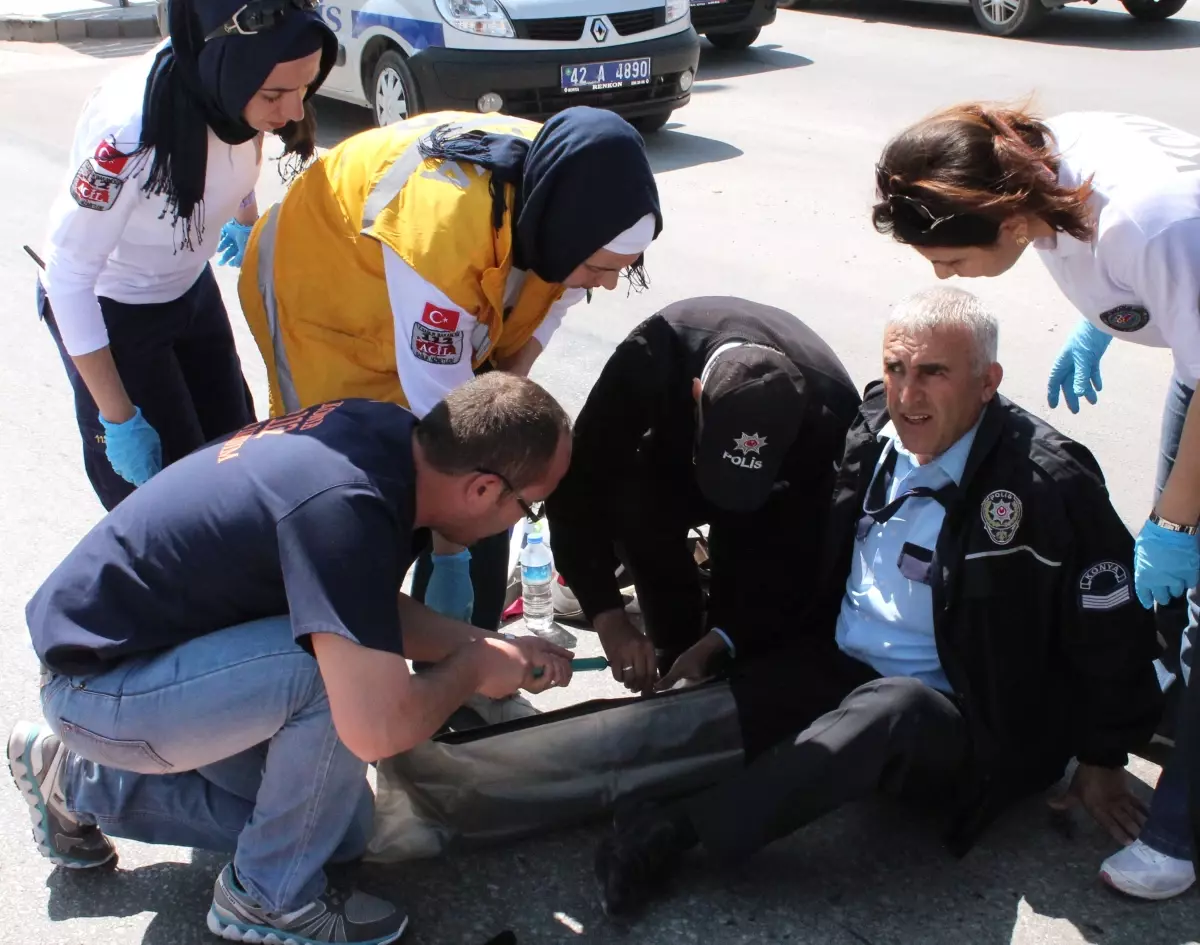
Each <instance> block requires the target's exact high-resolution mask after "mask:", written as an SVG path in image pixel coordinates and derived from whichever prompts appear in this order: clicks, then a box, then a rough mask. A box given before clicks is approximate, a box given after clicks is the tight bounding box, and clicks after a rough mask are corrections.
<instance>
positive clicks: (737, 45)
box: [704, 26, 762, 52]
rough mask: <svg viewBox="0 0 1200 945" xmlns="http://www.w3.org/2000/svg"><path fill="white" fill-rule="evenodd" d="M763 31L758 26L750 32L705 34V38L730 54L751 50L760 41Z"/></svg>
mask: <svg viewBox="0 0 1200 945" xmlns="http://www.w3.org/2000/svg"><path fill="white" fill-rule="evenodd" d="M761 32H762V30H761V29H759V28H758V27H757V26H756V27H754V28H753V29H749V30H737V31H736V32H733V33H705V34H704V38H705V39H707V40H708V41H709V42H710V43H712V44H713V45H714V46H716V47H717V49H724V50H726V51H728V52H736V51H738V50H742V49H749V48H750V47H751V46H753V45H754V41H755V40H756V39H758V34H759V33H761Z"/></svg>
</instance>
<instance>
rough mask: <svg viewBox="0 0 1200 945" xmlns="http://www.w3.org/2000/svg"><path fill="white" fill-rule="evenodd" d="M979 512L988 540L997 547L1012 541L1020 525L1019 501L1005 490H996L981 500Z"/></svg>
mask: <svg viewBox="0 0 1200 945" xmlns="http://www.w3.org/2000/svg"><path fill="white" fill-rule="evenodd" d="M979 512H980V515H981V517H982V518H983V527H984V528H985V529H987V533H988V538H990V539H991V540H992V541H994V542H995V543H996V544H997V545H1007V544H1008V543H1009V542H1010V541H1012V540H1013V536H1014V535H1016V533H1017V528H1018V526H1020V524H1021V500H1020V499H1018V498H1017V497H1016V496H1015V495H1013V494H1012V493H1011V492H1009V491H1008V490H1007V489H997V490H996V491H995V492H992V493H990V494H989V495H988V497H987V498H986V499H984V500H983V505H982V506H981V507H980V510H979Z"/></svg>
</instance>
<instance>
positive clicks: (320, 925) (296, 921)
mask: <svg viewBox="0 0 1200 945" xmlns="http://www.w3.org/2000/svg"><path fill="white" fill-rule="evenodd" d="M407 927H408V916H406V915H405V914H404V913H403V912H401V911H400V910H399V909H397V908H396V907H395V906H393V905H392V904H391V903H390V902H385V901H384V900H382V899H377V898H376V897H374V896H368V895H367V894H366V893H363V892H339V891H337V890H334V889H327V890H326V891H325V892H324V893H323V894H322V895H321V896H319V897H318V898H317V899H315V900H313V901H312V902H310V903H309V904H308V905H306V906H302V907H301V908H299V909H297V910H296V911H294V912H289V913H287V914H286V915H284V914H280V913H278V912H271V911H269V910H267V909H265V908H263V907H262V906H260V905H259V904H258V903H257V902H255V901H254V900H253V899H252V898H250V894H249V893H248V892H246V890H245V889H243V888H242V884H241V883H239V882H238V878H237V873H235V872H234V869H233V864H232V863H230V864H229V865H228V866H226V867H225V869H223V870H221V875H220V876H218V877H217V885H216V888H215V889H214V890H213V904H212V908H211V909H209V910H208V930H209V931H210V932H212V933H213V934H214V935H219V936H221V938H223V939H228V940H229V941H231V942H256V943H258V942H268V943H270V945H325V943H327V942H346V943H355V945H386V943H387V942H394V941H396V939H398V938H399V937H400V936H401V935H403V934H404V930H405V929H406V928H407Z"/></svg>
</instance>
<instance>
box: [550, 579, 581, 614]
mask: <svg viewBox="0 0 1200 945" xmlns="http://www.w3.org/2000/svg"><path fill="white" fill-rule="evenodd" d="M550 600H551V601H553V602H554V616H555V617H557V618H559V619H560V620H580V619H582V617H583V607H581V606H580V604H579V598H578V597H576V596H575V592H574V591H572V590H571V588H570V587H568V586H567V582H566V581H565V580H564V579H563V576H562V575H561V574H558V573H557V572H555V580H554V581H553V582H552V583H551V584H550Z"/></svg>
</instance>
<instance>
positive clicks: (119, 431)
mask: <svg viewBox="0 0 1200 945" xmlns="http://www.w3.org/2000/svg"><path fill="white" fill-rule="evenodd" d="M100 424H101V426H103V427H104V454H105V455H106V456H107V457H108V461H109V463H110V464H111V465H112V468H113V471H114V472H115V473H116V474H117V475H118V476H120V477H121V478H122V479H124V480H125V481H126V482H131V483H133V484H134V485H135V486H140V485H141V484H142V483H143V482H145V481H146V480H147V479H149V478H150V477H151V476H153V475H154V474H155V473H156V472H158V471H159V470H160V469H162V441H161V440H160V439H159V438H158V434H157V433H156V432H155V430H154V427H152V426H150V424H148V423H147V422H146V420H145V418H144V417H143V416H142V410H141V408H140V407H135V408H134V410H133V416H132V417H130V418H129V419H128V420H126V421H125V422H124V423H109V422H108V421H107V420H105V419H104V417H103V415H101V416H100Z"/></svg>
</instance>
